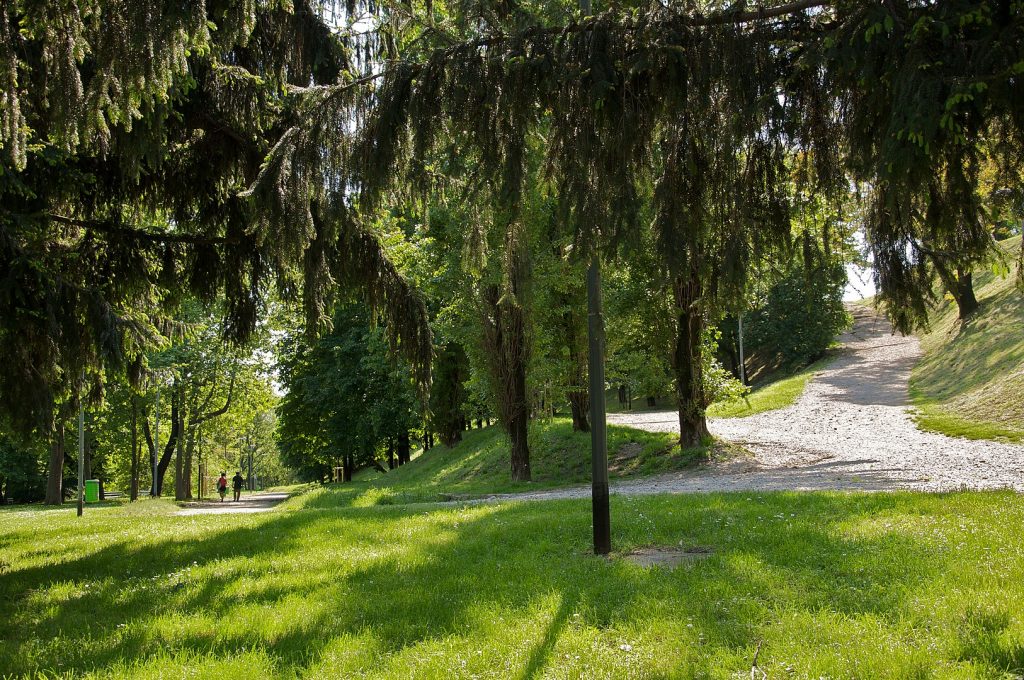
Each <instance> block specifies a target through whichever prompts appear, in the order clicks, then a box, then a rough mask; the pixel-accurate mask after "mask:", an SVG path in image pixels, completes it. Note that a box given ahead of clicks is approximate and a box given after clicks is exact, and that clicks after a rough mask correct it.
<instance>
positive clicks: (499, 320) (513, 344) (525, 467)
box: [483, 285, 530, 482]
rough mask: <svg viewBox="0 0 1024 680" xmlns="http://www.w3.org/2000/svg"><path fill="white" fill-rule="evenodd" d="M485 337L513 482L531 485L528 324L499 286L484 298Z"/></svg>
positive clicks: (519, 309) (488, 291)
mask: <svg viewBox="0 0 1024 680" xmlns="http://www.w3.org/2000/svg"><path fill="white" fill-rule="evenodd" d="M483 302H484V305H485V307H486V309H487V311H486V313H485V315H484V337H485V345H486V347H487V349H488V351H489V352H490V353H491V354H492V356H493V357H494V361H492V362H490V367H491V381H492V384H493V386H494V391H495V394H496V396H497V401H498V420H499V421H500V422H501V425H502V427H504V428H505V431H506V432H507V433H508V436H509V440H510V443H511V464H512V480H513V481H517V482H527V481H530V446H529V442H528V440H527V423H528V421H529V417H530V403H529V395H528V394H527V392H526V358H527V350H526V323H525V318H524V314H523V309H522V307H521V306H520V305H519V304H518V303H517V302H516V301H513V300H510V299H509V296H507V295H502V293H501V291H500V290H499V288H498V286H496V285H492V286H489V287H488V288H487V289H486V291H485V292H484V295H483Z"/></svg>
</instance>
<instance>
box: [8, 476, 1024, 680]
mask: <svg viewBox="0 0 1024 680" xmlns="http://www.w3.org/2000/svg"><path fill="white" fill-rule="evenodd" d="M361 493H366V489H365V488H364V489H363V491H362V492H361ZM329 498H333V499H335V500H337V501H340V502H342V504H347V503H348V502H349V500H350V499H349V498H347V497H345V496H337V495H327V496H321V497H320V502H325V501H326V500H327V499H329ZM612 509H613V514H612V519H613V530H614V532H615V534H614V541H615V548H616V550H617V551H619V554H623V553H625V552H628V551H630V550H632V549H634V548H637V547H642V546H653V545H665V546H682V547H695V546H699V547H702V548H706V549H707V550H710V554H708V556H707V557H706V558H705V559H701V560H699V561H693V562H690V563H686V564H684V565H681V566H680V567H678V568H676V569H674V570H668V569H665V568H662V567H653V568H645V567H641V566H639V565H637V564H634V563H632V562H629V561H627V560H623V559H620V558H619V557H614V558H613V559H610V560H608V559H604V558H600V557H596V556H594V555H592V554H591V552H590V543H589V541H590V526H589V523H590V508H589V505H588V504H587V503H586V502H585V501H557V502H548V503H508V504H489V505H482V506H471V507H456V506H448V507H438V506H424V505H416V506H404V507H403V506H394V507H379V506H373V507H367V508H350V507H349V508H346V507H339V508H335V509H330V508H327V507H324V506H322V505H321V506H319V507H313V508H310V509H299V510H292V511H288V510H280V509H279V510H276V511H273V512H270V513H267V514H265V515H261V516H258V517H257V516H248V517H242V516H233V517H232V516H213V517H202V518H198V519H197V518H178V517H166V516H165V517H154V518H149V519H142V518H139V517H135V516H109V517H104V518H100V517H98V516H94V517H93V518H92V519H91V520H89V521H88V522H85V523H76V522H75V521H73V519H74V518H69V520H70V521H62V522H46V521H43V520H28V521H29V522H32V523H33V527H32V529H33V530H34V532H35V534H34V535H35V536H36V538H37V539H38V541H37V543H36V544H37V545H39V546H40V547H41V549H42V551H43V553H42V554H37V555H31V556H29V557H28V559H27V560H25V561H24V562H22V561H21V558H22V556H25V555H26V554H27V552H28V551H25V550H23V549H20V547H21V546H23V545H24V542H25V541H26V540H27V539H26V536H28V535H29V534H30V533H32V532H28V533H25V530H26V529H28V528H29V527H25V526H19V524H21V523H22V522H23V520H21V519H19V521H18V522H16V523H13V524H12V523H11V522H9V521H8V522H5V523H4V524H3V525H2V526H3V530H2V532H0V538H2V539H3V540H4V541H10V539H11V533H10V532H11V530H12V529H13V530H14V531H15V532H16V533H17V534H18V538H17V540H16V542H15V543H16V546H15V547H17V548H19V549H18V550H16V551H15V553H14V557H13V560H12V561H10V562H9V563H8V566H7V568H6V569H5V570H4V571H2V572H0V596H2V597H4V599H5V601H6V602H10V603H11V605H10V606H11V610H10V611H11V615H10V617H9V618H8V619H7V620H5V621H4V622H2V623H0V633H2V634H3V640H4V642H3V645H2V646H0V666H3V667H4V668H8V669H12V672H15V673H29V672H34V671H36V670H50V671H54V672H70V671H79V672H80V671H86V670H93V671H95V672H96V673H97V674H99V675H102V676H104V677H108V676H113V677H126V678H127V677H131V678H136V677H157V676H161V675H163V676H165V677H166V676H168V675H174V676H176V674H180V672H182V669H186V668H188V669H191V670H192V671H194V672H195V673H197V674H198V675H199V677H212V676H217V677H243V676H248V675H249V674H257V675H254V676H253V677H261V678H262V677H270V678H276V677H295V676H299V677H313V678H329V677H348V676H354V675H365V676H367V677H380V678H387V677H413V676H414V677H445V678H449V677H493V678H510V677H511V678H526V677H533V676H535V675H538V676H543V677H587V678H591V677H596V678H601V677H605V678H621V677H652V676H673V677H680V676H681V677H687V676H690V675H694V674H695V673H699V672H706V671H708V670H709V669H713V670H714V672H715V673H718V674H720V675H726V676H728V675H731V674H735V673H739V672H743V671H744V670H746V671H747V672H749V665H750V659H751V658H752V655H753V651H754V649H755V647H756V646H757V644H758V642H759V641H760V642H762V644H763V649H762V652H761V666H762V667H763V668H765V669H767V670H768V672H769V673H770V674H771V675H772V676H773V677H774V676H775V675H779V674H785V673H786V671H785V669H786V667H787V666H788V667H791V668H794V669H797V670H798V671H799V672H800V673H801V674H803V673H805V672H807V671H808V670H809V669H814V672H815V673H816V674H823V675H831V676H839V677H844V676H845V677H852V676H856V677H876V676H877V675H879V674H885V673H886V672H889V671H892V670H893V669H902V670H915V669H916V671H921V672H925V674H929V673H933V672H935V671H937V670H939V669H947V670H949V669H957V670H958V671H959V672H960V675H961V676H962V677H966V676H970V675H972V674H973V671H971V669H972V668H975V666H974V665H972V664H977V663H982V664H983V665H982V666H979V667H978V668H982V667H987V666H984V664H985V663H989V662H988V661H984V659H987V658H991V659H993V660H999V659H1007V658H1009V659H1011V660H1012V659H1015V658H1016V657H1015V656H1014V654H1016V651H1015V649H1016V648H1015V647H1014V646H1013V642H1012V641H1013V640H1019V639H1021V636H1022V635H1024V623H1022V621H1021V619H1020V614H1019V611H1020V608H1019V607H1014V606H1013V603H1014V602H1020V601H1022V587H1024V586H1022V585H1021V583H1022V582H1021V579H1019V578H1016V577H1017V576H1019V575H1021V574H1022V573H1024V544H1022V539H1021V537H1020V536H1019V535H1018V533H1017V532H1016V531H1015V530H1011V529H1010V528H1009V527H1013V526H1019V524H1020V522H1021V521H1022V520H1024V508H1022V504H1021V501H1020V499H1019V497H1017V496H1016V495H1013V494H1008V493H990V494H953V495H945V496H935V495H920V494H918V495H914V494H867V495H857V494H795V493H774V494H767V493H766V494H756V495H754V494H716V495H696V496H671V497H666V496H655V497H646V498H629V497H626V498H615V499H613V506H612ZM993 519H995V520H997V521H992V520H993ZM982 527H985V528H984V529H982ZM135 528H138V529H140V532H139V533H141V534H143V535H144V536H145V539H144V540H143V541H142V542H136V541H134V540H133V539H132V534H133V529H135ZM143 529H144V530H143ZM79 530H84V535H87V536H89V539H88V541H84V542H83V541H78V540H76V535H77V533H76V532H77V531H79ZM53 541H56V543H57V544H58V546H59V548H58V550H56V551H55V552H54V553H52V554H51V557H55V558H57V559H59V560H60V562H59V563H56V562H50V563H46V554H45V551H46V546H47V545H49V544H50V543H51V542H53ZM990 547H992V548H998V550H996V549H992V550H988V548H990ZM76 551H77V552H76ZM979 555H983V556H984V557H983V558H981V559H978V556H979ZM975 565H980V566H981V568H982V569H983V570H985V572H986V573H985V574H982V575H980V578H975V575H974V574H973V569H974V567H975ZM981 597H984V599H983V600H982V599H979V598H981ZM979 601H984V602H989V603H991V604H990V605H988V606H987V608H986V609H985V610H984V612H982V613H984V615H985V616H986V617H988V618H984V619H983V620H982V623H979V624H977V626H981V625H988V624H987V623H985V622H991V621H996V622H998V623H999V625H1000V626H1001V627H1000V628H999V629H998V632H997V633H993V635H994V636H995V637H993V642H991V644H989V646H988V647H985V648H984V649H972V650H967V651H965V648H964V643H963V641H962V638H963V631H964V626H965V625H968V624H966V623H964V621H969V620H973V619H970V618H968V619H965V618H964V617H971V616H973V617H974V618H975V619H977V618H978V616H981V614H977V612H976V611H975V609H972V607H975V606H976V604H977V602H979ZM972 612H974V613H972ZM970 625H975V624H970ZM838 640H845V642H844V645H843V646H838V647H837V646H836V645H835V643H836V641H838ZM926 648H927V649H930V650H931V651H930V652H929V654H924V653H923V652H922V650H923V649H926ZM986 654H987V655H988V656H987V657H986V656H985V655H986ZM968 655H972V656H970V661H964V660H963V659H966V658H967V657H968ZM979 658H980V659H982V661H980V662H979V661H978V659H979ZM225 660H229V661H230V664H228V666H224V663H225ZM992 663H994V661H993V662H992ZM964 664H966V665H964ZM225 668H228V669H230V670H228V671H226V674H225V675H219V676H218V675H217V674H218V673H225V671H224V669H225ZM815 677H816V676H815Z"/></svg>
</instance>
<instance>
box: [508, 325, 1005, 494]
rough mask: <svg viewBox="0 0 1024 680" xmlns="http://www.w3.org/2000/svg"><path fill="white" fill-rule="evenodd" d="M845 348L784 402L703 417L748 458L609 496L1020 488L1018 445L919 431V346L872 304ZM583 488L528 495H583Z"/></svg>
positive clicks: (659, 419)
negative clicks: (913, 384) (915, 413)
mask: <svg viewBox="0 0 1024 680" xmlns="http://www.w3.org/2000/svg"><path fill="white" fill-rule="evenodd" d="M855 319H856V320H855V323H854V326H853V329H852V330H851V331H850V332H849V333H848V334H846V335H845V336H843V338H842V340H843V343H844V349H843V351H842V353H841V354H840V355H839V357H837V358H836V359H835V360H834V361H833V362H832V363H831V364H830V365H829V366H828V367H827V368H825V369H824V370H822V371H821V372H819V373H818V375H817V376H816V377H815V378H814V379H813V380H812V381H811V382H810V383H809V384H808V386H807V389H806V390H805V391H804V394H803V395H802V396H801V397H800V399H799V400H798V401H797V402H796V403H795V404H794V405H792V406H790V407H788V408H784V409H779V410H777V411H769V412H766V413H761V414H758V415H755V416H750V417H748V418H731V419H719V420H713V421H711V422H710V428H711V431H712V432H713V433H714V434H715V435H716V436H718V437H721V438H723V439H727V440H729V441H732V442H735V443H738V444H741V445H742V446H743V447H744V448H746V449H747V450H749V451H750V452H751V453H752V454H753V459H744V460H730V461H725V462H721V463H709V464H708V465H706V466H704V467H703V468H701V469H700V470H696V471H687V472H681V473H674V474H668V475H661V476H657V477H651V478H646V479H643V480H636V481H625V482H616V483H613V485H612V492H613V493H626V494H649V493H682V492H691V491H727V490H746V491H758V490H764V491H767V490H786V489H790V490H822V489H850V490H857V489H859V490H872V491H881V490H890V489H918V490H928V491H944V490H951V489H961V488H971V489H990V488H1005V487H1011V488H1014V489H1017V490H1018V491H1019V490H1024V446H1019V445H1012V444H1001V443H997V442H988V441H972V440H966V439H954V438H950V437H945V436H942V435H938V434H931V433H928V432H922V431H920V430H918V429H917V427H916V426H915V425H914V422H913V420H912V419H911V417H910V413H909V411H910V409H911V408H912V407H910V406H909V401H908V396H907V383H908V380H909V377H910V369H911V368H912V367H913V366H914V363H915V362H916V361H917V359H918V357H919V356H920V354H921V350H920V347H919V344H918V340H917V338H915V337H902V336H899V335H893V334H892V329H891V327H890V326H889V324H888V322H887V321H886V320H885V319H884V318H883V317H880V316H878V315H876V314H875V313H874V312H873V311H871V310H866V309H862V308H858V309H857V310H856V311H855ZM608 420H609V422H611V423H616V424H621V425H629V426H632V427H637V428H641V429H645V430H652V431H676V432H678V429H679V423H678V420H677V416H676V414H675V412H672V411H664V412H648V413H635V414H625V413H620V414H613V415H610V416H609V418H608ZM589 493H590V489H589V488H577V489H566V490H559V491H553V492H539V493H536V494H526V495H525V496H524V495H523V494H517V495H516V496H517V497H520V498H522V497H526V498H534V497H536V498H558V497H580V496H587V495H589Z"/></svg>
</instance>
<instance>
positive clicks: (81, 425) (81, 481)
mask: <svg viewBox="0 0 1024 680" xmlns="http://www.w3.org/2000/svg"><path fill="white" fill-rule="evenodd" d="M82 382H85V374H84V373H83V374H82ZM84 508H85V409H84V407H83V406H82V386H81V385H80V386H79V388H78V516H79V517H81V516H82V512H83V511H84Z"/></svg>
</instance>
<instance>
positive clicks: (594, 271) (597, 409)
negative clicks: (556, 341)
mask: <svg viewBox="0 0 1024 680" xmlns="http://www.w3.org/2000/svg"><path fill="white" fill-rule="evenodd" d="M590 13H591V7H590V0H580V14H582V15H583V16H584V17H587V16H590ZM592 248H593V251H592V254H591V256H590V267H589V268H588V269H587V340H588V344H589V348H588V353H587V368H588V371H589V375H590V465H591V476H592V486H591V496H590V498H591V509H592V511H593V523H594V553H595V554H597V555H607V554H608V553H610V552H611V551H612V529H611V524H612V523H611V510H610V508H609V504H608V437H607V432H606V426H607V423H606V422H605V408H604V316H603V313H602V310H601V258H600V255H598V251H597V243H596V241H595V243H593V245H592Z"/></svg>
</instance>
